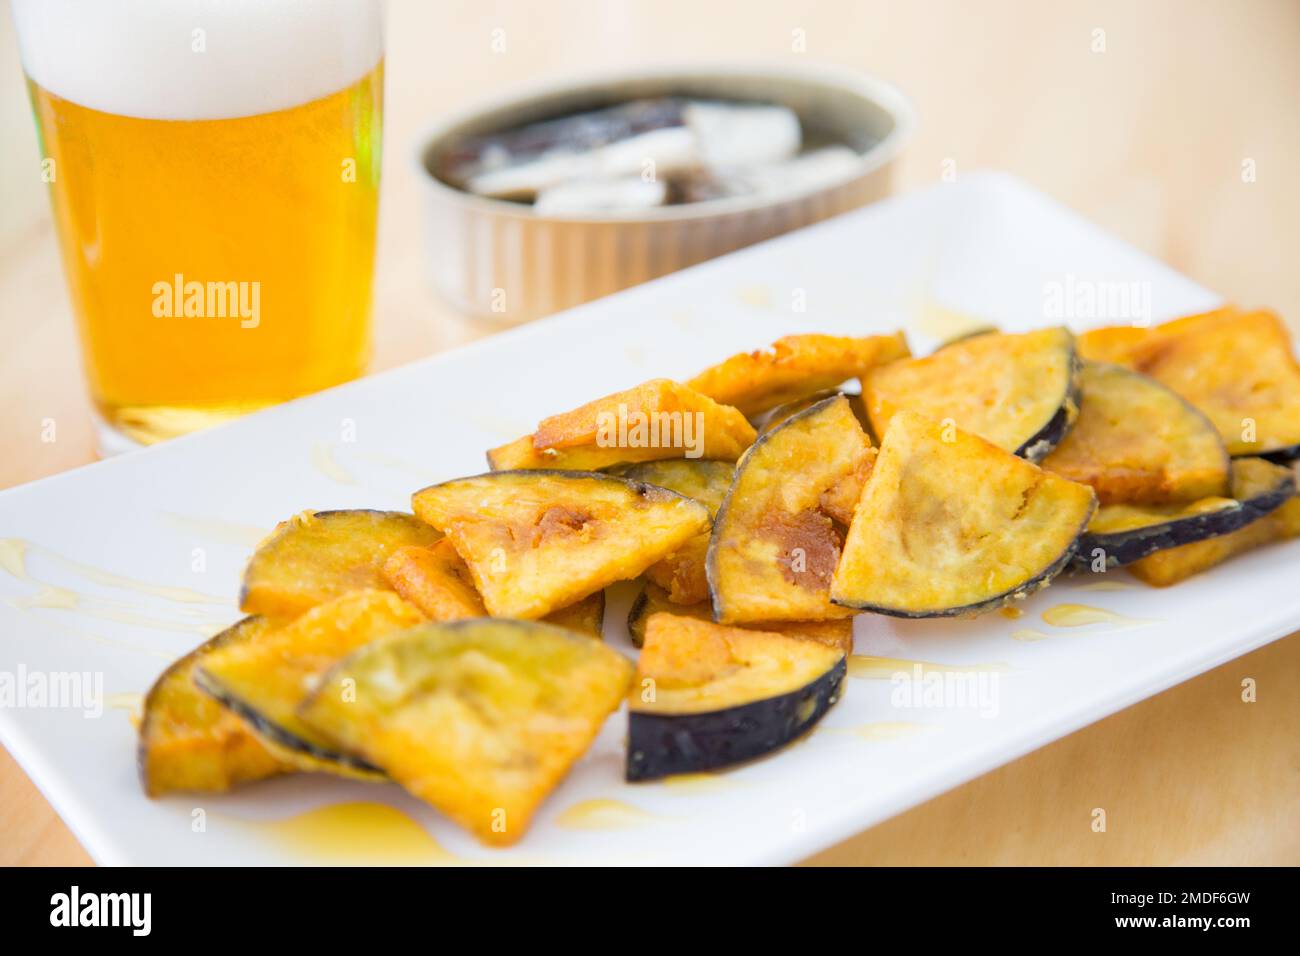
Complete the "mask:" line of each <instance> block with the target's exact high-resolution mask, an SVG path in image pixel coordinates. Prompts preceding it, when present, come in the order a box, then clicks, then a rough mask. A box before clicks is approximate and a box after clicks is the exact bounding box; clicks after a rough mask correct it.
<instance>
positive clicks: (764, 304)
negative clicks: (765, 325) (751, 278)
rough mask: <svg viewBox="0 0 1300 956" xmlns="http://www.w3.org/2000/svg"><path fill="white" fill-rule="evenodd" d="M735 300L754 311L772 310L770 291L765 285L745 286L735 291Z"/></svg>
mask: <svg viewBox="0 0 1300 956" xmlns="http://www.w3.org/2000/svg"><path fill="white" fill-rule="evenodd" d="M736 298H737V299H739V300H740V301H741V302H743V303H745V305H752V306H753V307H754V308H756V309H770V308H772V290H771V289H769V288H768V287H767V286H765V285H747V286H744V287H743V288H740V289H737V290H736Z"/></svg>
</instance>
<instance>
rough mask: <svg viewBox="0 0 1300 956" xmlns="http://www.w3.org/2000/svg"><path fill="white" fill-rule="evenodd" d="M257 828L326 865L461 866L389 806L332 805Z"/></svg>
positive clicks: (259, 825)
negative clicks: (327, 863) (454, 864)
mask: <svg viewBox="0 0 1300 956" xmlns="http://www.w3.org/2000/svg"><path fill="white" fill-rule="evenodd" d="M255 826H256V827H258V828H259V829H262V830H265V831H266V832H268V833H269V834H270V835H271V836H272V838H273V839H274V840H275V841H276V842H277V843H279V844H280V845H281V846H283V847H284V848H285V849H287V850H289V851H290V852H292V853H294V854H295V855H297V856H302V857H307V858H309V859H312V860H314V861H319V862H322V863H325V862H332V863H374V864H384V865H401V864H407V865H413V866H419V865H429V864H446V863H454V862H457V860H458V858H457V857H455V856H453V855H452V854H451V853H449V852H448V851H447V850H445V849H444V848H443V847H442V845H441V844H440V843H439V842H438V841H437V840H435V839H434V838H433V836H432V835H431V834H430V833H429V831H428V830H426V829H425V828H424V827H422V826H420V824H419V823H417V822H416V821H415V820H413V819H412V818H411V817H409V816H407V815H406V814H405V813H403V812H402V811H401V810H398V809H397V808H396V807H391V806H389V805H388V804H386V803H373V802H369V801H360V800H358V801H352V802H348V803H332V804H329V805H328V806H324V807H317V808H316V809H314V810H308V811H306V812H305V813H300V814H297V815H296V816H292V817H288V818H286V819H282V820H269V821H265V822H260V823H257V824H255Z"/></svg>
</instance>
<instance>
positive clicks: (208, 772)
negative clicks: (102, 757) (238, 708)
mask: <svg viewBox="0 0 1300 956" xmlns="http://www.w3.org/2000/svg"><path fill="white" fill-rule="evenodd" d="M274 627H275V624H274V622H272V621H270V620H268V619H267V618H262V617H246V618H244V619H243V620H242V621H240V622H239V623H238V624H235V625H233V626H232V627H228V628H226V630H224V631H222V632H221V633H220V634H218V635H216V636H215V637H213V638H210V639H209V640H207V641H205V642H204V643H203V644H201V645H199V646H198V647H197V648H195V649H194V650H192V651H190V652H189V653H188V654H186V655H185V656H184V657H182V658H181V659H180V660H178V661H176V662H175V663H174V664H172V665H171V666H170V667H168V668H167V670H165V671H163V673H162V676H160V677H159V678H158V679H157V680H156V681H154V685H153V687H152V688H150V690H149V693H148V694H147V695H145V699H144V717H143V719H142V720H141V721H140V748H139V764H140V782H141V783H142V784H143V785H144V792H145V793H146V794H148V795H149V796H151V797H159V796H162V795H163V794H167V793H171V792H173V791H177V790H185V791H192V792H221V791H224V790H229V789H230V788H231V787H233V786H235V785H237V784H241V783H247V782H249V781H253V780H261V779H262V778H263V777H270V776H274V775H276V774H280V773H286V772H289V771H291V770H293V769H294V768H293V766H292V764H288V763H285V762H284V761H282V760H280V759H278V758H277V757H276V756H275V755H274V754H272V753H271V752H270V751H269V750H267V749H266V747H264V746H263V745H262V742H261V741H260V740H259V739H258V738H257V735H256V734H254V733H253V732H252V731H250V730H249V729H248V727H247V726H246V725H245V724H244V722H243V721H242V720H240V719H239V718H238V717H236V716H235V715H234V714H233V713H231V712H230V711H229V710H227V709H226V708H224V707H222V706H221V705H220V704H219V703H217V702H216V701H215V700H213V699H212V698H211V697H209V696H208V695H207V694H205V693H203V691H201V690H199V689H198V688H197V687H196V686H194V668H195V667H197V666H198V665H199V664H200V663H201V662H202V661H203V659H204V658H206V657H207V656H208V655H209V654H212V653H213V652H215V651H218V650H220V649H221V648H223V647H228V646H230V645H233V644H243V643H246V642H250V641H256V640H258V639H259V638H261V637H262V636H263V635H265V634H267V633H268V632H269V631H271V630H272V629H274Z"/></svg>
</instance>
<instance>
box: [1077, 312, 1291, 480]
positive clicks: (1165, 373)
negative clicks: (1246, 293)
mask: <svg viewBox="0 0 1300 956" xmlns="http://www.w3.org/2000/svg"><path fill="white" fill-rule="evenodd" d="M1080 349H1081V350H1082V351H1083V352H1084V354H1085V355H1086V356H1087V357H1089V358H1092V357H1102V356H1104V357H1106V358H1107V359H1108V360H1110V361H1114V362H1117V363H1119V364H1122V365H1125V366H1127V367H1129V368H1132V369H1134V370H1136V371H1138V372H1141V373H1143V374H1144V375H1149V376H1150V377H1151V378H1154V379H1155V380H1156V381H1158V382H1160V383H1161V384H1163V385H1165V386H1167V387H1169V388H1171V389H1173V390H1174V391H1175V392H1177V393H1178V394H1179V395H1181V396H1182V397H1183V398H1185V399H1187V401H1189V402H1191V403H1192V404H1193V405H1195V406H1196V407H1197V408H1199V409H1200V410H1201V411H1202V412H1204V413H1205V414H1206V415H1207V416H1208V417H1209V419H1210V420H1211V421H1212V422H1214V425H1215V427H1216V428H1218V430H1219V434H1220V435H1221V436H1222V437H1223V441H1224V444H1226V445H1227V447H1228V452H1229V453H1230V454H1231V455H1232V456H1233V457H1254V456H1259V457H1264V458H1268V459H1270V460H1272V461H1275V462H1277V463H1285V462H1287V461H1290V460H1292V459H1295V458H1297V457H1300V362H1297V361H1296V357H1295V354H1294V352H1293V349H1292V342H1291V335H1290V333H1289V332H1288V331H1287V328H1286V326H1285V325H1284V324H1283V322H1282V320H1281V319H1280V318H1279V317H1278V316H1277V315H1276V314H1275V313H1273V312H1269V311H1266V310H1256V311H1249V312H1248V311H1243V310H1241V309H1239V308H1236V307H1235V306H1227V307H1225V308H1222V309H1216V310H1215V311H1213V312H1206V313H1202V314H1199V315H1189V316H1186V317H1184V318H1181V319H1175V320H1173V321H1172V322H1165V323H1163V324H1161V325H1157V326H1154V327H1153V328H1148V329H1131V328H1125V327H1116V328H1107V329H1097V330H1095V331H1092V332H1088V333H1085V334H1084V336H1083V337H1082V338H1081V339H1080Z"/></svg>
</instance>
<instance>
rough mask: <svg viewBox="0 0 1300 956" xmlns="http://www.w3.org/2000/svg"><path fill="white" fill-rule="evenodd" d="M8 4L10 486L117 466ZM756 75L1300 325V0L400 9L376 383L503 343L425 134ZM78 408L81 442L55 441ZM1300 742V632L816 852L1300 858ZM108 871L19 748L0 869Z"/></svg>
mask: <svg viewBox="0 0 1300 956" xmlns="http://www.w3.org/2000/svg"><path fill="white" fill-rule="evenodd" d="M0 6H3V7H4V8H5V9H4V10H3V11H0V129H3V131H4V135H3V137H0V341H2V342H4V348H0V487H7V486H9V485H14V484H18V483H20V482H24V481H30V480H32V479H35V478H40V477H42V476H45V475H50V474H54V473H56V472H59V471H62V470H64V469H67V468H71V467H74V466H77V465H81V464H84V463H86V462H89V461H91V460H92V459H93V457H94V451H93V436H92V430H91V422H90V417H89V407H88V404H87V402H86V398H85V394H84V391H83V386H82V382H81V377H80V375H81V373H80V368H79V359H78V355H77V350H76V346H75V341H74V335H73V328H72V320H71V316H70V313H69V309H68V301H67V297H66V294H65V291H64V287H63V284H62V276H61V272H60V265H59V261H58V256H57V251H56V247H55V241H54V237H53V234H52V230H51V224H50V219H49V214H48V210H47V206H46V198H45V195H44V187H43V186H42V185H41V182H40V176H39V168H38V154H37V149H36V145H35V138H34V136H33V134H32V129H31V118H30V114H29V111H28V108H27V105H26V100H25V93H24V90H23V85H22V75H21V71H20V68H19V66H18V63H17V56H16V51H15V47H14V40H13V36H12V27H11V25H10V22H9V16H8V10H7V2H5V3H3V4H0ZM796 37H801V38H802V39H803V46H804V50H805V51H804V52H796V51H795V49H794V46H795V44H794V43H793V40H794V39H795V38H796ZM501 40H504V50H501V49H500V48H501V46H502V43H501V42H500V41H501ZM494 41H495V42H494ZM736 57H744V58H753V57H769V58H772V59H775V60H790V59H795V58H802V59H805V60H821V61H827V62H833V63H838V64H843V65H851V66H857V67H860V68H862V69H865V70H868V71H870V72H872V73H875V74H877V75H880V76H882V77H885V78H887V79H890V80H892V81H894V82H895V83H897V84H898V85H899V86H901V87H902V88H903V90H905V91H906V92H907V93H908V94H909V95H910V96H911V97H912V98H913V100H914V101H915V104H916V107H917V109H918V112H919V114H920V117H921V125H920V129H919V130H918V132H917V135H916V138H915V140H914V141H913V143H912V145H911V146H910V147H909V149H908V151H907V153H906V156H905V159H904V161H903V164H902V169H901V172H900V183H899V185H900V188H903V189H907V188H912V187H918V186H922V185H925V184H927V183H930V182H933V181H935V180H936V179H938V177H939V176H940V174H941V171H942V170H944V169H945V168H948V169H955V170H956V172H957V175H958V176H960V175H961V174H962V172H963V171H968V170H973V169H977V168H998V169H1005V170H1008V171H1010V172H1012V173H1015V174H1016V175H1019V176H1021V177H1023V178H1024V179H1026V180H1028V181H1029V182H1030V183H1032V184H1033V185H1035V186H1037V187H1038V188H1040V189H1042V190H1044V191H1046V192H1048V193H1050V194H1052V195H1053V196H1055V197H1057V198H1058V199H1060V200H1061V201H1062V202H1064V203H1066V204H1068V205H1070V206H1072V207H1074V208H1075V209H1078V210H1079V211H1080V212H1082V213H1083V214H1084V215H1086V216H1088V217H1089V218H1091V219H1093V220H1094V221H1096V222H1097V223H1099V224H1100V225H1101V226H1103V227H1104V228H1106V229H1108V230H1110V231H1111V232H1114V233H1116V234H1118V235H1120V236H1122V237H1123V238H1125V239H1126V240H1128V241H1129V242H1130V243H1132V244H1133V245H1135V246H1138V247H1139V248H1141V249H1144V250H1145V251H1147V252H1149V253H1151V254H1153V255H1155V256H1157V257H1159V258H1161V259H1164V260H1165V261H1167V262H1169V263H1170V264H1171V265H1173V266H1174V267H1175V268H1177V269H1179V270H1180V271H1182V272H1184V273H1186V274H1188V275H1190V276H1191V277H1193V278H1194V279H1196V280H1197V281H1199V282H1201V283H1202V284H1204V285H1206V286H1209V287H1210V288H1213V289H1216V290H1218V291H1220V292H1222V293H1223V294H1224V295H1225V296H1227V297H1230V298H1232V299H1235V300H1238V301H1241V302H1243V303H1247V304H1260V305H1268V306H1272V307H1274V308H1276V309H1278V310H1280V311H1281V312H1282V314H1283V315H1285V316H1286V317H1287V319H1288V320H1289V321H1290V322H1291V324H1292V326H1293V328H1294V327H1297V321H1298V320H1300V269H1298V268H1296V265H1295V263H1296V260H1297V257H1298V256H1300V178H1297V176H1296V175H1295V170H1296V160H1297V156H1300V111H1298V110H1297V108H1296V97H1297V94H1298V93H1300V4H1296V3H1294V2H1291V0H1238V2H1234V3H1226V2H1217V0H1146V2H1143V3H1131V2H1126V0H1119V2H1082V0H1081V2H1073V0H1055V2H1048V3H1042V2H1031V0H1019V2H996V0H994V2H990V0H985V2H982V3H978V4H976V3H969V2H964V0H921V2H916V0H909V2H906V3H904V2H901V0H899V2H822V3H816V4H813V3H809V2H791V0H787V2H784V3H776V2H762V0H758V2H747V3H744V4H740V3H717V4H708V5H706V4H701V3H699V2H698V0H628V2H614V0H609V2H598V0H589V2H570V0H550V2H548V3H545V4H535V3H527V2H524V0H518V2H500V3H489V2H482V0H478V2H468V0H463V2H442V3H438V4H430V3H424V2H422V0H392V2H391V3H390V18H389V41H388V60H387V84H388V85H387V94H386V95H387V115H386V118H385V127H386V129H385V157H384V166H385V169H384V184H383V199H382V209H381V226H380V244H379V254H378V263H379V264H378V273H377V289H376V314H377V318H376V323H377V324H376V355H375V366H376V368H385V367H389V366H392V365H397V364H401V363H404V362H408V361H411V360H413V359H416V358H419V357H421V356H423V355H426V354H428V353H430V352H434V351H437V350H439V349H443V348H448V347H450V346H452V345H455V344H458V343H461V342H465V341H468V340H470V339H473V338H475V337H478V336H479V335H482V334H484V333H485V331H486V330H485V329H484V328H483V327H482V326H481V325H479V324H477V323H475V322H474V321H473V320H466V319H464V318H463V317H461V316H459V315H457V314H456V313H455V311H454V310H452V309H451V308H450V307H448V306H447V305H445V304H443V303H442V302H440V301H438V299H437V298H436V297H435V296H434V294H433V292H432V291H431V289H430V288H429V285H428V283H427V281H426V279H425V276H424V274H423V272H422V269H421V266H420V261H421V259H420V257H421V254H422V249H421V245H420V235H419V219H418V215H419V208H418V202H417V193H416V180H415V177H414V175H413V174H412V172H411V166H410V163H411V159H410V157H411V152H412V149H413V144H414V142H415V141H416V138H417V136H418V133H419V131H420V129H421V127H422V126H423V125H424V124H426V123H427V122H428V121H429V120H430V119H431V118H433V117H435V116H437V115H438V114H440V113H442V112H443V111H445V110H448V109H451V108H459V107H461V106H463V105H465V104H467V103H469V102H471V101H472V100H474V99H477V98H480V97H487V96H492V95H495V94H497V93H500V92H503V91H507V90H511V89H519V88H521V87H522V88H526V87H527V85H528V84H529V83H530V82H533V81H537V80H541V79H546V78H551V77H554V76H558V75H562V74H570V73H573V72H575V71H581V70H586V69H593V70H594V69H602V68H612V67H616V66H619V65H632V64H644V63H657V62H663V61H665V60H667V59H672V60H687V59H698V60H703V61H716V60H719V59H724V58H736ZM106 82H111V78H106ZM1243 170H1245V171H1253V175H1243ZM50 418H52V419H54V420H55V421H56V422H57V425H58V432H57V434H58V440H57V441H56V442H53V443H46V442H42V441H41V440H40V436H41V429H42V427H43V424H42V423H43V422H44V420H46V419H50ZM0 639H3V637H2V636H0ZM1246 677H1251V678H1254V679H1255V680H1256V681H1257V682H1258V687H1259V694H1258V701H1257V702H1256V703H1250V704H1248V703H1244V702H1243V701H1242V700H1241V681H1242V680H1243V679H1244V678H1246ZM1297 727H1300V635H1292V636H1291V637H1289V638H1286V639H1284V640H1281V641H1278V642H1276V643H1274V644H1272V645H1270V646H1268V647H1265V648H1263V649H1261V650H1259V651H1256V652H1255V653H1253V654H1250V655H1247V656H1245V657H1242V658H1240V659H1238V660H1236V661H1233V662H1231V663H1229V664H1226V665H1223V666H1222V667H1220V668H1218V669H1216V670H1214V671H1212V672H1210V673H1207V674H1205V675H1202V676H1201V677H1199V678H1196V679H1194V680H1191V681H1188V682H1187V683H1185V684H1183V685H1181V686H1179V687H1177V688H1175V689H1173V690H1171V691H1168V692H1166V693H1164V694H1161V695H1159V696H1158V697H1155V698H1153V699H1151V700H1148V701H1146V702H1145V703H1142V704H1139V705H1137V706H1135V707H1132V708H1130V709H1128V710H1126V711H1123V712H1121V713H1119V714H1116V715H1114V716H1112V717H1110V718H1108V719H1106V720H1103V721H1101V722H1099V723H1097V724H1094V725H1093V726H1091V727H1088V728H1086V729H1084V730H1082V731H1080V732H1078V733H1075V734H1073V735H1071V736H1069V737H1067V738H1065V739H1063V740H1060V741H1058V742H1056V743H1054V744H1052V745H1050V746H1048V747H1045V748H1043V749H1041V750H1039V751H1037V752H1035V753H1033V754H1031V755H1029V756H1027V757H1024V758H1022V759H1020V760H1018V761H1015V762H1014V763H1011V764H1009V765H1007V766H1005V767H1003V768H1001V769H999V770H997V771H995V772H993V773H990V774H988V775H986V776H984V777H982V778H980V779H978V780H975V781H973V782H971V783H969V784H967V785H965V786H962V787H959V788H957V789H956V790H953V791H951V792H949V793H947V794H945V795H943V796H941V797H939V798H937V799H935V800H932V801H931V802H929V803H927V804H924V805H922V806H920V807H917V808H915V809H913V810H911V811H909V812H907V813H905V814H902V815H901V816H899V817H897V818H895V819H893V820H891V821H888V822H886V823H884V824H882V825H880V826H878V827H875V828H874V829H872V830H869V831H867V832H866V833H864V834H861V835H859V836H858V837H855V838H854V839H852V840H850V841H848V842H846V843H844V844H842V845H840V846H839V847H836V848H835V849H833V850H830V851H828V852H826V853H823V854H820V855H819V856H817V857H815V858H813V860H812V861H811V862H814V863H821V864H836V863H839V864H843V863H960V864H980V863H984V864H1019V863H1038V864H1060V863H1098V864H1102V863H1110V864H1138V863H1157V864H1160V863H1274V864H1280V863H1290V864H1295V863H1300V820H1298V819H1297V816H1296V814H1295V808H1296V807H1297V806H1298V805H1300V738H1298V737H1297V734H1296V728H1297ZM1096 807H1102V808H1105V809H1106V812H1107V818H1108V823H1109V825H1108V828H1107V832H1105V833H1094V832H1093V831H1092V828H1091V822H1092V811H1093V809H1094V808H1096ZM88 862H89V858H88V857H87V855H86V854H85V852H84V851H83V850H82V849H81V847H80V846H79V845H78V843H77V842H76V840H75V839H74V838H73V837H72V835H71V834H70V833H69V832H68V830H67V829H66V828H65V827H64V826H63V824H62V823H61V822H60V821H59V820H58V818H57V817H56V816H55V815H54V814H53V812H52V811H51V810H50V808H49V806H48V805H47V804H46V803H45V801H44V800H43V799H42V798H41V796H40V794H39V793H38V792H37V791H36V789H35V788H34V787H33V786H32V785H31V783H30V782H29V781H28V779H27V778H26V776H25V775H24V774H23V773H22V771H21V770H20V769H19V768H18V767H17V766H16V765H15V764H14V763H13V761H12V760H11V759H10V758H9V757H8V755H7V754H3V753H2V752H0V864H16V863H24V864H72V863H88Z"/></svg>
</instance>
